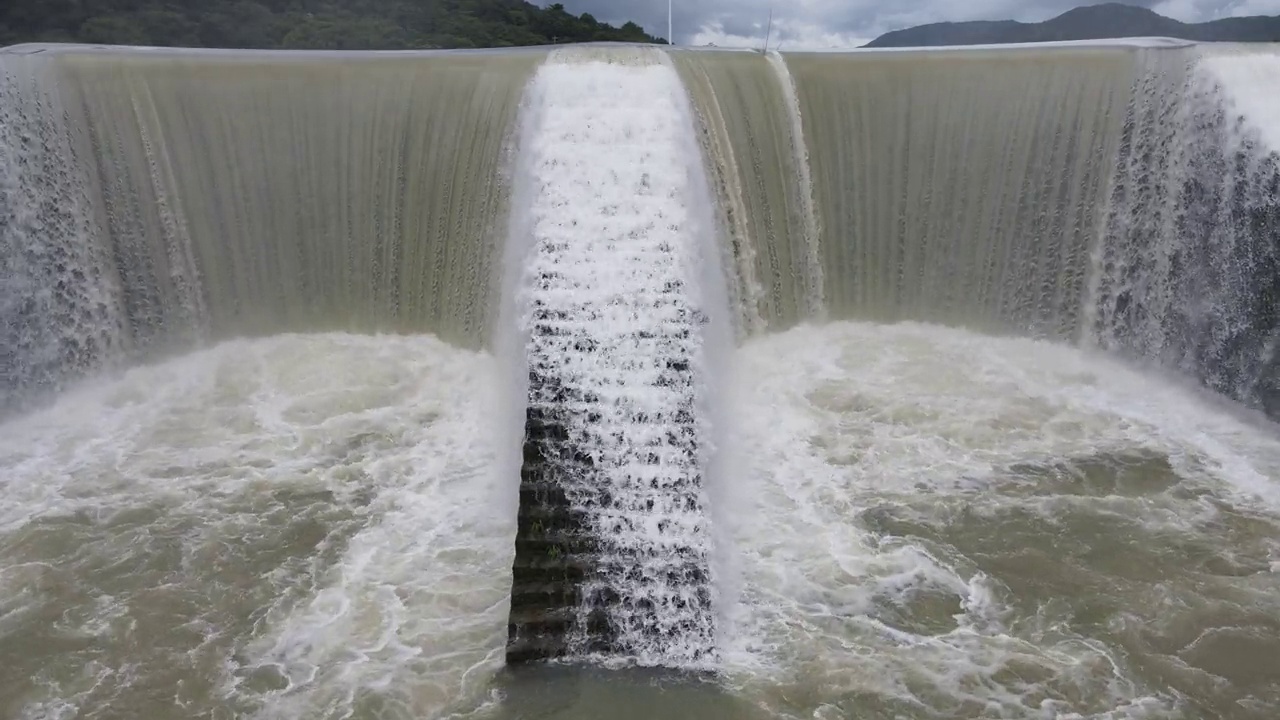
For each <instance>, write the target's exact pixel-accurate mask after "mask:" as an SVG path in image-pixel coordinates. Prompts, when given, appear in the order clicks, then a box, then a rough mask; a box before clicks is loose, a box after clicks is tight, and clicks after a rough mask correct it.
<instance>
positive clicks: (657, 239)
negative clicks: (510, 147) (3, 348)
mask: <svg viewBox="0 0 1280 720" xmlns="http://www.w3.org/2000/svg"><path fill="white" fill-rule="evenodd" d="M529 94H530V98H529V103H530V104H531V107H530V109H529V115H528V117H527V119H526V122H527V123H529V128H528V129H527V130H526V133H525V136H524V137H525V142H526V143H527V146H525V147H523V148H522V149H521V152H522V155H523V156H524V157H523V160H522V164H521V167H522V171H521V172H522V175H527V177H520V178H517V183H518V184H519V183H521V182H524V183H528V184H529V186H530V187H529V190H528V191H527V193H528V198H529V206H528V207H527V208H517V209H516V213H517V216H518V217H519V215H520V213H527V215H526V216H525V218H524V221H525V222H527V226H526V227H525V228H524V232H527V237H526V238H525V240H524V242H527V243H528V244H529V246H528V252H527V255H526V256H525V257H524V258H523V259H522V264H521V265H520V269H521V270H522V271H523V275H524V280H523V282H522V291H521V293H520V298H519V303H520V306H521V308H522V316H521V331H522V332H523V333H526V334H527V335H528V337H529V343H528V347H527V361H528V368H529V406H528V425H527V432H526V446H525V447H526V451H525V464H524V470H523V474H522V481H523V482H522V493H524V494H525V495H526V496H527V497H528V498H529V499H530V500H532V501H533V502H531V503H522V508H521V513H522V515H521V526H520V530H519V536H518V539H517V559H516V568H515V575H514V589H513V593H512V595H513V600H512V612H513V621H512V622H513V625H514V626H515V630H514V637H513V641H512V642H513V648H514V650H512V649H509V651H508V657H512V656H513V655H512V653H513V652H514V653H516V654H518V655H519V656H520V657H522V658H523V657H528V656H530V655H531V654H532V655H535V656H537V655H560V654H567V655H570V656H578V657H581V656H585V655H591V654H595V655H599V656H602V657H606V658H626V659H630V660H634V661H635V662H637V663H639V664H641V665H668V666H677V667H688V666H697V665H700V664H704V663H706V662H707V661H708V660H709V659H710V658H711V656H712V655H713V653H714V641H715V621H714V614H713V602H714V585H713V583H712V578H711V577H710V566H709V559H708V556H709V554H710V540H709V533H710V529H709V527H708V522H707V517H706V515H705V514H704V513H703V508H704V506H705V505H706V493H705V488H704V473H705V468H706V466H707V461H708V455H709V453H710V451H711V448H710V447H709V445H708V432H707V431H708V428H707V423H708V417H707V413H706V392H705V388H706V386H707V384H708V383H709V381H710V379H711V376H710V375H709V372H710V368H709V367H708V363H707V357H708V356H707V352H706V351H705V350H704V325H705V324H706V323H708V322H709V321H710V319H709V317H708V315H707V303H708V302H709V300H708V298H706V297H704V295H703V293H704V291H705V290H706V288H704V287H701V283H699V282H698V277H697V276H698V267H697V266H698V263H699V262H700V258H699V256H700V254H701V253H700V249H699V248H698V246H697V244H698V243H699V242H701V241H702V240H703V238H705V237H707V230H709V229H710V228H709V220H710V218H709V215H708V217H705V218H704V217H703V215H704V214H706V213H705V212H704V210H705V208H702V207H698V203H697V198H699V197H702V194H701V193H700V192H699V190H698V187H697V185H698V184H699V183H705V179H703V178H702V176H701V173H700V168H699V166H698V163H697V157H698V156H697V150H696V148H697V146H696V144H695V142H694V140H693V135H692V133H693V128H692V120H691V118H690V117H688V115H687V110H686V109H685V107H684V102H685V101H684V96H683V89H682V86H681V84H680V79H679V76H678V75H677V74H676V72H675V70H674V69H673V68H672V67H671V66H670V65H669V64H668V63H667V62H666V61H665V58H664V56H663V55H661V54H660V53H657V52H639V51H623V50H613V51H601V52H598V53H597V52H581V53H580V52H575V51H568V52H565V53H558V54H556V55H553V56H552V58H551V60H550V61H549V62H548V64H547V65H545V66H544V67H543V68H541V70H539V72H538V74H537V76H536V77H535V78H534V80H533V85H532V87H531V89H530V91H529ZM517 237H519V235H517ZM711 252H712V253H714V250H712V251H711ZM547 509H550V510H552V512H550V513H548V512H546V510H547ZM549 566H550V567H560V568H562V571H563V572H564V573H565V574H562V575H560V576H559V577H560V579H562V580H563V579H565V578H566V576H567V575H568V574H569V573H570V572H572V571H570V570H569V569H568V568H570V567H571V566H572V567H578V568H581V572H580V573H578V575H577V576H576V577H575V578H574V580H575V581H574V582H570V583H568V584H569V586H570V587H573V586H575V585H576V586H577V591H576V593H568V594H567V596H566V593H565V592H564V586H563V584H562V585H560V586H553V587H551V588H547V587H546V580H547V576H546V574H545V572H543V571H545V570H546V569H547V568H548V567H549ZM548 596H550V597H548ZM548 600H550V601H551V602H550V604H551V605H552V606H553V607H555V608H558V610H559V615H558V616H557V617H550V618H549V617H548V615H550V614H551V613H550V612H549V610H548V604H549V603H548ZM558 635H563V636H564V642H563V645H562V646H561V647H553V646H551V645H550V644H549V643H552V642H554V637H555V636H558ZM549 636H551V638H549ZM531 648H532V649H531Z"/></svg>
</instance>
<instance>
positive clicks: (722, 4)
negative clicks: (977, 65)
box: [541, 0, 1280, 50]
mask: <svg viewBox="0 0 1280 720" xmlns="http://www.w3.org/2000/svg"><path fill="white" fill-rule="evenodd" d="M558 1H559V2H561V3H563V4H564V6H565V9H566V10H568V11H570V12H572V13H574V14H581V13H584V12H589V13H591V14H592V15H594V16H595V17H596V19H597V20H601V21H603V22H609V23H613V24H621V23H624V22H626V21H628V20H631V21H634V22H637V23H639V24H640V25H642V26H644V28H645V30H648V31H649V32H651V33H653V34H654V35H659V36H661V37H666V35H667V0H558ZM1121 1H1122V2H1126V3H1127V4H1129V5H1141V6H1144V7H1149V8H1151V9H1152V10H1155V11H1156V12H1158V13H1160V14H1162V15H1166V16H1168V17H1172V18H1176V19H1178V20H1182V21H1184V22H1201V21H1204V20H1213V19H1216V18H1222V17H1230V16H1239V15H1280V0H1121ZM541 4H542V5H547V4H550V0H544V1H543V2H541ZM1089 4H1094V3H1093V2H1090V0H672V5H673V7H674V10H673V15H674V17H675V22H674V24H675V36H676V42H677V43H679V44H683V45H690V44H692V45H705V44H707V43H715V44H716V45H721V46H729V45H747V46H755V47H759V45H760V44H761V41H762V39H763V38H764V34H765V25H766V23H767V20H768V17H769V8H770V6H772V7H773V40H772V41H770V47H776V44H777V42H779V41H780V42H781V43H782V49H783V50H788V49H790V50H805V49H808V50H819V49H826V48H835V47H856V46H858V45H861V44H863V43H865V42H867V41H868V40H871V39H872V38H875V37H877V36H879V35H880V34H882V33H885V32H888V31H890V30H900V29H902V28H905V27H911V26H913V25H922V24H924V23H931V22H944V21H958V20H1021V21H1023V22H1035V21H1039V20H1047V19H1049V18H1051V17H1053V16H1055V15H1059V14H1061V13H1062V12H1065V11H1066V10H1070V9H1071V8H1073V7H1075V6H1077V5H1089Z"/></svg>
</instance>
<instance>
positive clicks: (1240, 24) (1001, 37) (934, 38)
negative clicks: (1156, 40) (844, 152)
mask: <svg viewBox="0 0 1280 720" xmlns="http://www.w3.org/2000/svg"><path fill="white" fill-rule="evenodd" d="M1121 37H1169V38H1178V39H1181V40H1198V41H1202V42H1214V41H1220V42H1280V16H1275V17H1271V16H1266V15H1256V16H1253V17H1236V18H1226V19H1223V20H1214V21H1212V22H1206V23H1184V22H1179V21H1177V20H1174V19H1172V18H1167V17H1165V16H1163V15H1160V14H1158V13H1155V12H1152V11H1151V10H1148V9H1146V8H1141V7H1135V6H1133V5H1121V4H1119V3H1105V4H1102V5H1089V6H1085V7H1078V8H1076V9H1074V10H1068V11H1067V12H1065V13H1063V14H1061V15H1059V16H1058V17H1056V18H1054V19H1052V20H1046V21H1044V22H1040V23H1021V22H1017V21H1014V20H1000V21H994V22H993V21H978V22H959V23H933V24H930V25H920V26H918V27H913V28H907V29H906V30H895V31H893V32H890V33H885V34H884V35H881V36H880V37H878V38H876V39H875V40H872V41H871V42H869V43H867V44H866V45H865V46H864V47H925V46H938V45H986V44H993V45H994V44H1003V43H1028V42H1052V41H1057V40H1102V39H1106V38H1121Z"/></svg>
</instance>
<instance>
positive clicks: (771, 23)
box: [760, 6, 773, 55]
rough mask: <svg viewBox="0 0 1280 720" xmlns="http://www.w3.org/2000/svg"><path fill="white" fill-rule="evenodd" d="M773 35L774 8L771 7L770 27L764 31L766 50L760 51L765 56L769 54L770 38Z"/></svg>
mask: <svg viewBox="0 0 1280 720" xmlns="http://www.w3.org/2000/svg"><path fill="white" fill-rule="evenodd" d="M772 34H773V7H772V6H771V7H770V8H769V27H768V29H766V30H765V31H764V50H761V51H760V52H761V53H763V54H765V55H768V54H769V36H770V35H772Z"/></svg>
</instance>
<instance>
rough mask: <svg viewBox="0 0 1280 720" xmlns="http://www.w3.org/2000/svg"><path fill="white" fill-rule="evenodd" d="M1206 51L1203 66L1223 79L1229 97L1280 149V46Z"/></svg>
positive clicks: (1273, 147) (1274, 148) (1266, 139)
mask: <svg viewBox="0 0 1280 720" xmlns="http://www.w3.org/2000/svg"><path fill="white" fill-rule="evenodd" d="M1204 52H1205V55H1204V57H1203V58H1202V59H1201V60H1200V64H1201V67H1203V68H1204V69H1206V70H1208V71H1209V72H1210V73H1211V74H1212V75H1213V76H1214V77H1215V78H1216V79H1217V80H1218V81H1219V82H1220V83H1221V85H1222V89H1223V91H1224V92H1225V94H1226V96H1227V98H1228V100H1229V101H1230V102H1231V103H1232V105H1233V106H1234V108H1235V109H1236V110H1237V111H1238V112H1240V113H1241V114H1242V115H1244V117H1245V120H1246V122H1248V124H1249V125H1250V126H1251V127H1253V128H1255V129H1256V130H1257V131H1258V133H1259V134H1260V135H1261V137H1262V139H1263V142H1264V143H1266V145H1267V147H1268V148H1269V149H1270V150H1272V151H1274V152H1280V48H1278V47H1277V46H1274V45H1263V46H1256V47H1249V46H1246V47H1243V48H1242V47H1240V46H1229V47H1228V48H1213V47H1207V48H1205V51H1204Z"/></svg>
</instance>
